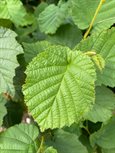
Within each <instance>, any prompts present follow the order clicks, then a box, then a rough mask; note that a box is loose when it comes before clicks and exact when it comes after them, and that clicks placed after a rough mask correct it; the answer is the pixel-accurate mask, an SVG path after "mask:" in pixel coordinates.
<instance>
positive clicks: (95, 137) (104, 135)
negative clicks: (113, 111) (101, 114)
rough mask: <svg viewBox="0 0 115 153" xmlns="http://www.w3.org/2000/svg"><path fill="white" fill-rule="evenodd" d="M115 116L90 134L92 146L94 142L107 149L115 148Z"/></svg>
mask: <svg viewBox="0 0 115 153" xmlns="http://www.w3.org/2000/svg"><path fill="white" fill-rule="evenodd" d="M114 127H115V116H114V117H113V118H112V119H111V120H110V122H108V124H107V125H105V126H103V127H102V128H101V129H100V130H99V131H97V132H95V133H94V134H92V135H91V136H90V142H91V144H92V146H94V144H97V145H99V146H100V147H102V148H105V149H114V148H115V128H114Z"/></svg>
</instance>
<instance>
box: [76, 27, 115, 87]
mask: <svg viewBox="0 0 115 153" xmlns="http://www.w3.org/2000/svg"><path fill="white" fill-rule="evenodd" d="M76 49H79V50H81V51H84V52H85V51H95V52H96V53H97V54H100V55H101V56H102V57H103V59H104V60H105V68H104V69H103V71H102V72H101V73H100V72H97V84H99V85H101V84H104V85H108V86H111V87H114V86H115V28H112V29H110V30H107V31H104V32H101V33H100V34H99V35H92V36H91V37H88V38H87V39H86V40H83V41H81V43H80V44H79V45H78V46H77V47H76Z"/></svg>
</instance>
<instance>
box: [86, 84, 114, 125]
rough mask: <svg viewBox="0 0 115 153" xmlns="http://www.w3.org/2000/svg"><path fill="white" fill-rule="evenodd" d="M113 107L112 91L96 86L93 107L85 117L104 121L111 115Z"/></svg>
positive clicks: (94, 120) (95, 120) (93, 120)
mask: <svg viewBox="0 0 115 153" xmlns="http://www.w3.org/2000/svg"><path fill="white" fill-rule="evenodd" d="M114 108H115V95H114V93H113V92H112V91H111V90H110V89H108V88H106V87H104V86H102V87H97V88H96V102H95V104H94V106H93V109H92V110H91V111H90V112H88V113H87V115H86V118H87V119H88V120H90V121H92V122H95V123H96V122H106V121H107V120H109V119H110V118H111V116H112V110H113V109H114Z"/></svg>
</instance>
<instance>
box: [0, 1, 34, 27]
mask: <svg viewBox="0 0 115 153" xmlns="http://www.w3.org/2000/svg"><path fill="white" fill-rule="evenodd" d="M0 18H2V19H9V20H11V21H12V22H13V23H15V24H16V25H22V26H24V25H27V24H30V23H31V22H32V18H31V16H29V15H28V14H27V12H26V10H25V8H24V6H23V4H22V2H21V1H20V0H1V1H0Z"/></svg>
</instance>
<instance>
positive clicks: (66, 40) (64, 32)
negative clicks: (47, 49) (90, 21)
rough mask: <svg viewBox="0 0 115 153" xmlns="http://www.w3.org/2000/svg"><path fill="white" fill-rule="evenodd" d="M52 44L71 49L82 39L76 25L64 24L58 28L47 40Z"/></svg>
mask: <svg viewBox="0 0 115 153" xmlns="http://www.w3.org/2000/svg"><path fill="white" fill-rule="evenodd" d="M47 39H48V40H49V41H51V42H52V43H54V44H59V45H64V46H68V47H70V48H71V49H73V48H74V47H75V46H76V45H77V43H78V42H80V40H81V39H82V32H81V30H79V29H78V28H77V26H76V25H72V24H65V25H62V26H60V27H59V29H58V30H57V31H56V33H55V34H54V35H49V36H48V38H47Z"/></svg>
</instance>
